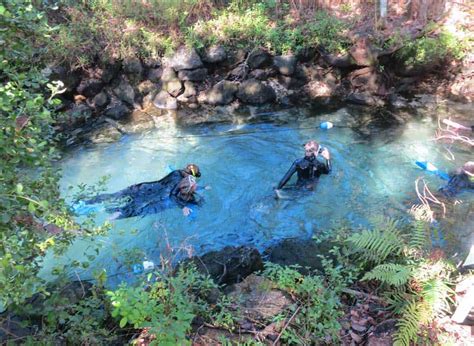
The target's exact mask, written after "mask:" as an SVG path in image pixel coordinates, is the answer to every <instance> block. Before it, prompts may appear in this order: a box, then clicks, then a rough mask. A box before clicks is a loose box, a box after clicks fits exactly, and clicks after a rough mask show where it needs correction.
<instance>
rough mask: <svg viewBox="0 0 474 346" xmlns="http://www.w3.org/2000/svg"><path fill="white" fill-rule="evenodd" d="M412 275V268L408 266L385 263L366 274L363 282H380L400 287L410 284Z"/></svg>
mask: <svg viewBox="0 0 474 346" xmlns="http://www.w3.org/2000/svg"><path fill="white" fill-rule="evenodd" d="M411 274H412V271H411V267H409V266H407V265H402V264H395V263H385V264H379V265H378V266H376V267H375V268H374V269H372V270H371V271H370V272H368V273H365V275H364V277H363V278H362V280H378V281H380V282H381V283H384V284H388V285H393V286H397V287H400V286H403V285H405V284H407V283H408V281H409V279H410V277H411Z"/></svg>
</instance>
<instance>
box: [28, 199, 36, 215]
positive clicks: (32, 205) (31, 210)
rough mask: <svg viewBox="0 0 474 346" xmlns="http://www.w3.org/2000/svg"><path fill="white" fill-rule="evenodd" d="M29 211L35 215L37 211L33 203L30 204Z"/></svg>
mask: <svg viewBox="0 0 474 346" xmlns="http://www.w3.org/2000/svg"><path fill="white" fill-rule="evenodd" d="M28 211H29V212H30V213H34V212H35V211H36V206H35V205H34V203H33V202H30V203H28Z"/></svg>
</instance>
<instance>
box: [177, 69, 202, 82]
mask: <svg viewBox="0 0 474 346" xmlns="http://www.w3.org/2000/svg"><path fill="white" fill-rule="evenodd" d="M206 77H207V68H198V69H195V70H180V71H179V72H178V78H179V79H180V80H183V81H185V80H189V81H203V80H205V79H206Z"/></svg>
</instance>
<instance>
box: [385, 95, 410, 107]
mask: <svg viewBox="0 0 474 346" xmlns="http://www.w3.org/2000/svg"><path fill="white" fill-rule="evenodd" d="M388 103H389V106H390V107H392V108H394V109H403V108H408V107H409V106H408V100H407V99H406V98H404V97H403V96H400V95H397V94H391V95H390V97H389V98H388Z"/></svg>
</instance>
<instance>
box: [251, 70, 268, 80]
mask: <svg viewBox="0 0 474 346" xmlns="http://www.w3.org/2000/svg"><path fill="white" fill-rule="evenodd" d="M271 75H272V73H271V71H270V70H268V69H265V70H264V69H259V68H258V69H255V70H252V71H251V72H250V73H249V77H250V78H255V79H258V80H267V79H268V77H270V76H271Z"/></svg>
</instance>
